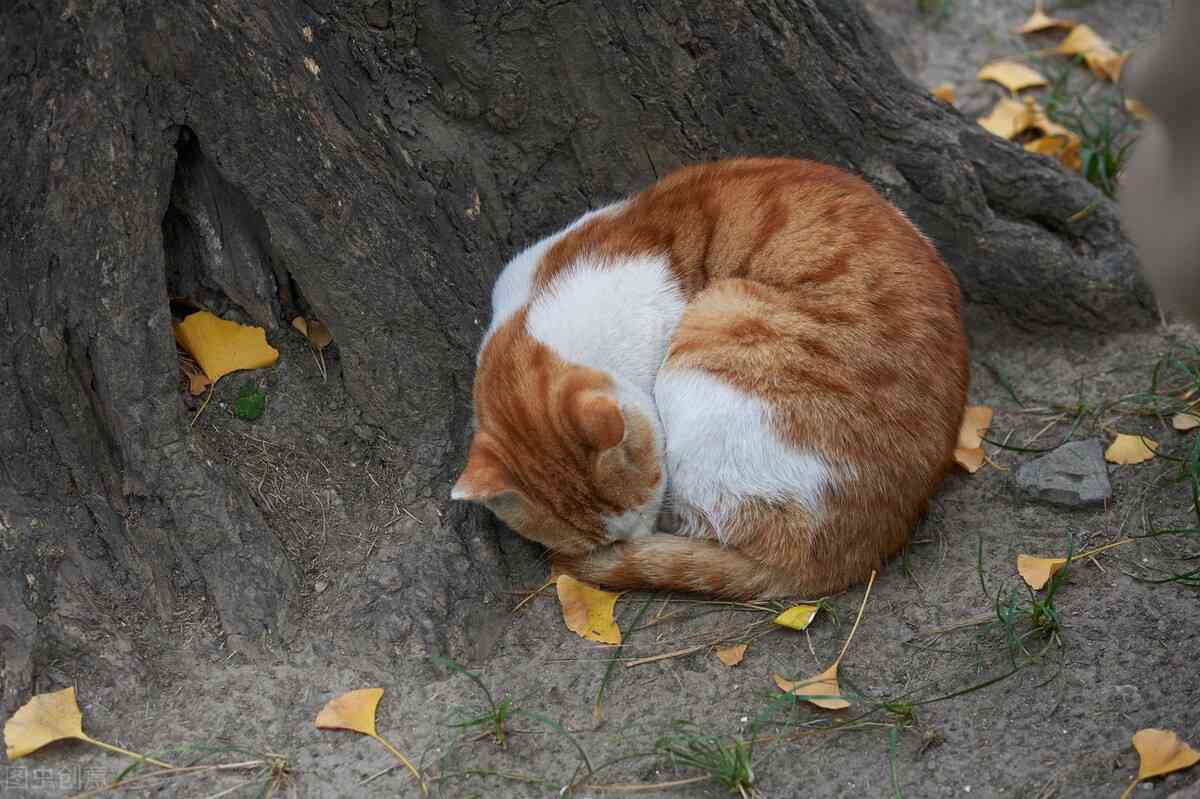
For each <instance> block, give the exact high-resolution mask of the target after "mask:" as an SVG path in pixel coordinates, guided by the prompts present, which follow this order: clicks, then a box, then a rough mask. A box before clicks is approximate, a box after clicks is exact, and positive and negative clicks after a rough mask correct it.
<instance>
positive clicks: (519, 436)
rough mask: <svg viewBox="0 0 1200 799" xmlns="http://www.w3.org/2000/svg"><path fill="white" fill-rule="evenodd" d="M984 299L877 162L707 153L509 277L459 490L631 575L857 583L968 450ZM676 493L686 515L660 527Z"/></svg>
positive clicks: (637, 581)
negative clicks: (841, 164)
mask: <svg viewBox="0 0 1200 799" xmlns="http://www.w3.org/2000/svg"><path fill="white" fill-rule="evenodd" d="M959 306H960V299H959V290H958V284H957V282H956V281H955V279H954V276H953V274H952V273H951V272H950V270H949V269H948V268H947V267H946V265H945V264H944V263H943V262H942V260H941V258H940V257H939V256H938V254H937V251H936V250H935V249H934V247H933V246H932V245H931V244H930V243H929V241H927V240H926V239H925V238H924V237H923V236H922V235H921V234H920V233H919V232H918V231H917V229H916V228H915V227H913V225H912V224H911V223H910V222H909V221H908V220H907V219H906V218H905V217H904V215H903V214H901V213H900V212H899V211H898V210H897V209H896V208H895V207H893V206H892V205H890V204H889V203H888V202H887V201H886V200H884V199H883V198H882V197H880V196H879V195H878V194H877V193H876V192H875V191H874V190H872V189H871V188H870V187H869V186H868V185H867V184H866V183H865V182H863V181H862V180H860V179H859V178H856V177H853V176H851V175H849V174H847V173H845V172H842V171H841V170H838V169H835V168H833V167H830V166H826V165H824V164H818V163H814V162H810V161H801V160H794V159H787V158H771V159H766V158H761V159H760V158H748V159H733V160H727V161H720V162H717V163H712V164H705V165H700V166H693V167H688V168H685V169H682V170H680V171H678V172H676V173H674V174H672V175H670V176H669V177H667V178H666V179H664V180H662V181H660V182H659V183H657V184H656V185H654V186H651V187H650V188H648V189H646V190H645V191H643V192H642V193H640V194H637V195H635V196H633V197H631V198H629V199H627V200H625V201H623V202H619V203H616V204H615V205H611V206H608V207H607V208H603V209H601V210H598V211H593V212H591V213H588V214H586V215H584V216H583V217H581V218H580V219H578V220H577V221H575V222H574V223H573V224H572V225H570V226H569V227H567V228H566V229H564V230H562V231H561V232H559V233H556V234H555V235H553V236H550V237H549V238H546V239H544V240H542V241H540V242H538V243H537V244H535V245H533V246H532V247H530V248H529V249H527V250H525V251H524V252H522V253H521V254H519V255H517V256H516V257H515V258H514V259H513V260H512V261H511V262H510V263H509V264H508V266H507V267H506V268H505V269H504V271H503V272H502V273H501V275H500V277H499V279H498V280H497V282H496V285H495V288H494V290H493V295H492V309H493V318H492V321H491V325H490V327H489V328H488V330H487V332H486V334H485V336H484V340H483V345H482V347H481V349H480V352H479V362H478V371H477V374H476V377H475V386H474V406H475V407H474V410H475V434H474V438H473V440H472V442H471V448H470V452H469V455H468V458H467V464H466V468H465V469H464V471H463V473H462V475H461V477H459V479H458V482H457V483H456V484H455V486H454V488H453V490H452V493H451V496H452V498H454V499H460V500H470V501H473V502H481V503H483V504H484V505H486V506H487V507H489V508H490V509H491V510H492V511H493V512H495V513H496V515H497V516H499V517H500V518H501V519H502V520H503V521H504V522H506V523H507V524H508V525H509V526H510V527H512V528H513V529H515V530H516V531H517V532H519V533H521V534H522V535H524V536H525V537H527V538H531V539H533V540H535V541H539V542H541V543H542V544H544V545H545V546H546V547H548V548H549V549H550V551H551V554H552V557H553V558H554V559H555V561H556V562H557V563H558V564H559V565H560V567H562V568H564V569H565V570H567V571H570V572H572V573H574V574H575V575H576V576H578V577H579V578H581V579H583V580H586V581H588V582H592V583H596V584H599V585H603V586H606V587H609V588H614V589H627V588H666V589H674V590H683V591H698V592H702V593H706V594H712V595H717V596H723V597H729V598H756V597H767V596H780V595H788V594H807V595H816V594H822V593H828V592H831V591H837V590H840V589H842V588H845V587H846V586H847V585H849V584H851V583H853V582H855V581H858V580H862V579H865V578H866V576H867V575H868V574H869V573H870V572H871V570H872V569H875V568H878V567H879V566H880V564H881V563H882V561H883V560H884V559H885V558H886V557H888V556H889V555H892V554H894V553H895V552H896V551H898V550H899V549H900V548H901V547H902V546H903V545H904V542H905V541H906V540H907V538H908V535H909V533H910V531H911V529H912V527H913V526H914V525H915V524H916V522H917V521H918V519H919V517H920V515H921V514H922V512H923V511H924V509H925V506H926V503H927V501H928V500H929V497H930V496H931V494H932V493H933V491H934V489H935V488H936V486H937V485H938V483H939V481H940V480H941V479H942V477H943V476H944V475H945V473H946V471H947V469H948V467H949V466H950V463H951V458H952V453H953V450H954V445H955V441H956V439H957V434H958V428H959V423H960V421H961V418H962V413H963V407H964V404H965V401H966V388H967V378H968V368H967V343H966V335H965V333H964V330H963V324H962V319H961V316H960V307H959ZM664 498H665V499H666V503H667V505H668V507H669V509H670V510H671V511H672V512H673V513H674V514H675V515H676V516H677V518H678V519H679V520H680V522H681V525H682V526H681V529H680V530H679V534H677V535H675V534H664V533H659V532H655V522H656V519H657V518H658V516H659V512H660V510H661V509H662V507H663V504H664Z"/></svg>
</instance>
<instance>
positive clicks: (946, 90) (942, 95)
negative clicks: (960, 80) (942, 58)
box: [929, 82, 954, 105]
mask: <svg viewBox="0 0 1200 799" xmlns="http://www.w3.org/2000/svg"><path fill="white" fill-rule="evenodd" d="M929 93H930V94H932V95H933V96H934V97H936V98H938V99H939V100H941V101H942V102H943V103H948V104H950V105H954V84H953V83H949V82H947V83H942V84H939V85H937V86H935V87H934V88H933V90H932V91H930V92H929Z"/></svg>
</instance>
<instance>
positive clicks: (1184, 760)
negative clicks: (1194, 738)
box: [1133, 729, 1200, 782]
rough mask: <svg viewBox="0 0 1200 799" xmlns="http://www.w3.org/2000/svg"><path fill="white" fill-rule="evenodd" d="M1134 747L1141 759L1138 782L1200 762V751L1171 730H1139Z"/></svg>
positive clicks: (1135, 735)
mask: <svg viewBox="0 0 1200 799" xmlns="http://www.w3.org/2000/svg"><path fill="white" fill-rule="evenodd" d="M1133 748H1134V749H1136V750H1137V753H1138V758H1140V760H1141V764H1140V765H1139V766H1138V775H1137V781H1138V782H1141V781H1142V780H1145V779H1149V778H1150V777H1160V776H1162V775H1163V774H1170V773H1171V772H1173V771H1180V770H1182V769H1185V768H1190V767H1191V766H1194V765H1196V763H1200V752H1197V751H1196V750H1195V749H1193V748H1192V747H1190V746H1188V745H1187V744H1185V743H1184V742H1183V741H1181V740H1179V736H1178V735H1176V734H1175V733H1173V732H1171V731H1170V730H1155V729H1147V730H1138V731H1137V732H1136V733H1134V736H1133Z"/></svg>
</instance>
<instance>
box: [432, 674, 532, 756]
mask: <svg viewBox="0 0 1200 799" xmlns="http://www.w3.org/2000/svg"><path fill="white" fill-rule="evenodd" d="M432 658H433V660H434V661H435V662H436V663H438V664H439V665H440V666H442V667H443V668H446V669H449V670H450V671H452V672H454V673H456V674H462V675H463V676H465V677H466V678H467V679H469V680H470V681H471V682H473V683H475V685H476V686H478V688H479V692H480V693H481V694H483V698H484V699H485V700H487V705H486V706H484V707H482V708H479V709H478V712H477V715H475V716H473V717H471V718H468V719H464V720H462V721H456V722H452V723H451V724H450V726H451V727H455V728H458V729H471V728H479V729H481V730H487V731H488V732H490V733H491V735H492V737H493V738H494V739H495V740H496V743H497V744H499V746H500V748H501V749H504V748H505V746H507V741H508V738H507V735H508V726H507V725H508V722H509V720H510V719H512V717H513V716H515V715H516V714H517V713H519V712H520V710H519V709H518V708H517V706H516V705H515V704H513V701H512V699H511V698H510V697H507V696H506V697H504V698H503V699H501V700H500V701H499V702H497V701H496V700H495V698H494V697H493V696H492V692H491V691H489V690H488V687H487V685H485V684H484V682H483V680H481V679H480V678H479V675H477V674H475V673H474V672H472V671H470V670H468V669H467V668H465V667H463V666H461V665H459V664H458V663H455V662H454V661H453V660H450V659H448V658H443V657H438V656H437V655H433V656H432Z"/></svg>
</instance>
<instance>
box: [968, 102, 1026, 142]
mask: <svg viewBox="0 0 1200 799" xmlns="http://www.w3.org/2000/svg"><path fill="white" fill-rule="evenodd" d="M978 121H979V124H980V125H982V126H983V127H984V129H986V130H988V131H990V132H992V133H994V134H996V135H997V136H999V137H1001V138H1002V139H1012V138H1014V137H1016V136H1018V135H1020V134H1021V133H1022V132H1023V131H1025V130H1027V129H1028V128H1029V127H1030V117H1029V109H1028V108H1027V107H1026V105H1025V103H1022V102H1020V101H1019V100H1012V99H1010V98H1008V97H1003V98H1001V99H1000V101H999V102H997V103H996V105H995V106H993V107H992V110H991V113H989V114H988V115H987V116H985V117H979V120H978Z"/></svg>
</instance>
